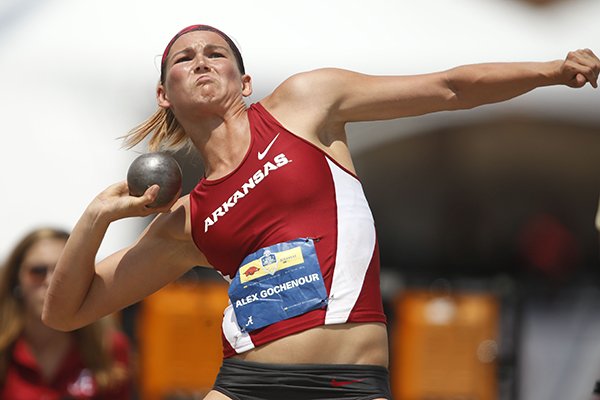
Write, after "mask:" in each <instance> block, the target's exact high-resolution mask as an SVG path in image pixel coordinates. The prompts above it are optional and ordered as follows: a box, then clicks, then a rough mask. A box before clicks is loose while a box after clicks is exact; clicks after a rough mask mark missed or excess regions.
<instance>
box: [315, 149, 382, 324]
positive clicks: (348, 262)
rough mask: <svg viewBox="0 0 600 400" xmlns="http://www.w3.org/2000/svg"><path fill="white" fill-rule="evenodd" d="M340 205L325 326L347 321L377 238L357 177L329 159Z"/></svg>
mask: <svg viewBox="0 0 600 400" xmlns="http://www.w3.org/2000/svg"><path fill="white" fill-rule="evenodd" d="M327 163H328V164H329V169H330V170H331V174H332V176H333V183H334V187H335V200H336V204H337V223H338V226H337V254H336V257H335V269H334V272H333V282H332V284H331V290H330V293H329V305H328V307H327V314H326V316H325V324H341V323H344V322H346V321H347V320H348V316H349V315H350V312H351V311H352V308H353V307H354V305H355V304H356V300H357V299H358V296H359V294H360V291H361V289H362V285H363V282H364V279H365V275H366V274H367V269H368V267H369V264H370V262H371V259H372V258H373V252H374V250H375V243H376V234H375V222H374V220H373V214H372V213H371V209H370V208H369V204H368V202H367V199H366V197H365V194H364V192H363V188H362V185H361V184H360V182H359V181H358V179H356V178H355V177H354V176H352V175H350V174H349V173H348V172H346V171H344V170H343V169H341V168H340V167H339V166H337V165H336V164H335V163H333V162H332V161H331V160H329V159H327Z"/></svg>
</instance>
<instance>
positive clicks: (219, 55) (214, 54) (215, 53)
mask: <svg viewBox="0 0 600 400" xmlns="http://www.w3.org/2000/svg"><path fill="white" fill-rule="evenodd" d="M208 56H209V57H210V58H223V57H225V54H223V53H220V52H218V51H213V52H212V53H210V54H209V55H208Z"/></svg>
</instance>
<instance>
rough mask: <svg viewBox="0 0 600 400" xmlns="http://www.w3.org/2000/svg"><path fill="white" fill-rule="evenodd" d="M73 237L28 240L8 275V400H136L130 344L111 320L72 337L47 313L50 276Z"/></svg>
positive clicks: (3, 311)
mask: <svg viewBox="0 0 600 400" xmlns="http://www.w3.org/2000/svg"><path fill="white" fill-rule="evenodd" d="M68 237H69V233H67V232H64V231H61V230H57V229H52V228H42V229H37V230H34V231H32V232H30V233H29V234H28V235H26V236H25V237H24V238H23V239H21V241H20V242H19V243H17V245H16V246H15V247H14V249H13V250H12V252H11V253H10V254H9V256H8V259H7V261H6V263H5V265H4V267H3V268H2V269H1V270H0V400H34V399H36V400H37V399H46V400H58V399H61V400H66V399H98V400H100V399H111V400H125V399H129V398H130V397H131V396H130V392H131V373H130V371H129V362H130V361H129V360H130V358H129V342H128V339H127V337H126V336H125V335H124V334H123V333H121V332H119V331H118V330H117V329H116V328H115V327H112V326H111V322H112V321H110V319H106V318H105V319H103V320H100V321H98V322H96V323H93V324H91V325H88V326H86V327H83V328H81V329H78V330H75V331H72V332H61V331H56V330H53V329H51V328H49V327H47V326H46V325H44V324H43V323H42V320H41V313H42V306H43V303H44V297H45V295H46V291H47V289H48V282H49V277H50V275H51V274H52V272H53V270H54V266H55V264H56V262H57V260H58V258H59V256H60V254H61V251H62V249H63V248H64V246H65V243H66V241H67V238H68Z"/></svg>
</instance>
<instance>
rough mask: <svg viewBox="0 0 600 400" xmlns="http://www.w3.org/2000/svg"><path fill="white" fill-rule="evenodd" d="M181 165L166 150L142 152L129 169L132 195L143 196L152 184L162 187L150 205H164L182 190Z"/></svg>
mask: <svg viewBox="0 0 600 400" xmlns="http://www.w3.org/2000/svg"><path fill="white" fill-rule="evenodd" d="M181 180H182V177H181V167H180V166H179V163H178V162H177V160H175V158H174V157H173V156H171V155H170V154H169V153H166V152H156V153H148V154H142V155H141V156H139V157H137V158H136V159H135V160H133V162H132V163H131V165H130V166H129V169H128V170H127V187H128V188H129V194H130V195H132V196H136V197H139V196H142V195H143V194H144V193H145V192H146V190H147V189H148V188H149V187H151V186H152V185H158V186H159V187H160V189H159V192H158V196H157V197H156V199H155V200H154V201H153V202H152V203H150V204H149V205H148V207H164V206H165V205H167V204H169V203H170V202H171V201H173V200H174V199H175V197H176V196H178V195H179V193H180V192H181Z"/></svg>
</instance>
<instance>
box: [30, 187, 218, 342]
mask: <svg viewBox="0 0 600 400" xmlns="http://www.w3.org/2000/svg"><path fill="white" fill-rule="evenodd" d="M157 188H158V187H157V186H153V187H151V188H149V189H148V190H147V191H146V193H145V194H144V195H143V196H141V197H133V196H129V195H128V189H127V184H126V183H125V182H120V183H118V184H115V185H112V186H110V187H109V188H107V189H106V190H105V191H104V192H102V193H101V194H99V195H98V196H97V197H96V198H95V199H94V200H93V201H92V202H91V203H90V205H89V206H88V207H87V208H86V210H85V212H84V213H83V215H82V216H81V218H80V220H79V221H78V222H77V224H76V225H75V227H74V228H73V231H72V233H71V236H70V238H69V240H68V241H67V244H66V246H65V249H64V250H63V253H62V255H61V257H60V259H59V261H58V263H57V265H56V268H55V270H54V273H53V274H52V278H51V281H50V285H49V288H48V292H47V296H46V299H45V302H44V311H43V314H42V320H43V321H44V323H46V324H47V325H48V326H50V327H52V328H54V329H58V330H63V331H70V330H73V329H77V328H79V327H82V326H85V325H87V324H89V323H91V322H93V321H95V320H97V319H99V318H101V317H103V316H105V315H108V314H111V313H113V312H115V311H118V310H120V309H122V308H124V307H126V306H128V305H130V304H133V303H135V302H137V301H139V300H141V299H143V298H144V297H146V296H148V295H150V294H152V293H153V292H155V291H156V290H158V289H160V288H161V287H163V286H164V285H166V284H168V283H169V282H172V281H174V280H175V279H177V278H178V277H180V276H181V275H182V274H183V273H184V272H186V271H187V270H189V269H190V268H192V267H194V266H196V265H208V263H207V262H206V258H205V257H204V255H203V254H202V253H201V252H200V251H199V250H198V249H197V248H196V246H195V245H194V243H193V241H192V240H191V229H190V222H189V217H188V215H189V201H188V197H187V196H185V197H182V198H181V199H179V200H177V201H176V202H175V203H174V204H173V202H172V203H171V204H169V205H167V206H165V207H163V208H160V209H149V208H148V207H146V205H148V204H150V203H151V202H152V201H153V200H154V198H155V197H156V195H157ZM155 212H163V213H161V214H159V215H158V216H157V217H156V218H155V219H154V221H152V223H151V224H150V225H149V226H148V227H147V228H146V229H145V230H144V232H143V233H142V234H141V235H140V237H139V238H138V239H137V241H136V242H135V243H134V244H133V245H131V246H129V247H127V248H124V249H122V250H120V251H117V252H116V253H114V254H112V255H110V256H108V257H107V258H105V259H104V260H102V261H101V262H99V263H98V264H96V261H95V259H96V255H97V252H98V249H99V247H100V244H101V243H102V240H103V238H104V236H105V234H106V231H107V229H108V227H109V225H110V223H111V222H113V221H116V220H118V219H121V218H125V217H131V216H147V215H151V214H153V213H155Z"/></svg>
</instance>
